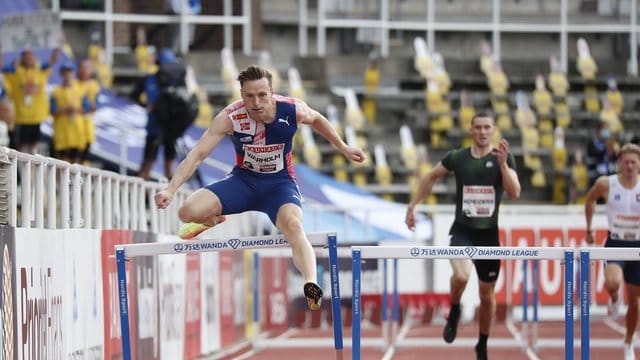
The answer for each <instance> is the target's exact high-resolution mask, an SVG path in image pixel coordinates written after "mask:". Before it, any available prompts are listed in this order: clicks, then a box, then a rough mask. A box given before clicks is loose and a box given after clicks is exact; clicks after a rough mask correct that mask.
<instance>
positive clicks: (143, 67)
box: [134, 26, 158, 74]
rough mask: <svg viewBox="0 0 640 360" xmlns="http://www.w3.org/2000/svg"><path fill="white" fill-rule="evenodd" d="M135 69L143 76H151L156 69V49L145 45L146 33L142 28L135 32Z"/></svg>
mask: <svg viewBox="0 0 640 360" xmlns="http://www.w3.org/2000/svg"><path fill="white" fill-rule="evenodd" d="M134 54H135V58H136V67H137V68H138V70H139V71H141V72H143V73H145V74H153V73H155V72H156V71H157V70H158V69H157V65H156V58H155V55H156V48H155V47H154V46H152V45H149V44H147V33H146V32H145V30H144V28H143V27H142V26H139V27H138V29H137V30H136V47H135V49H134Z"/></svg>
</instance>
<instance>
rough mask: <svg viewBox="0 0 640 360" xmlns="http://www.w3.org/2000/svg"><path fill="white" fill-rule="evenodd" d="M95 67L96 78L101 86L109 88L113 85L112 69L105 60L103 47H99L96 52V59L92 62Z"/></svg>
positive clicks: (105, 55) (105, 54)
mask: <svg viewBox="0 0 640 360" xmlns="http://www.w3.org/2000/svg"><path fill="white" fill-rule="evenodd" d="M93 65H94V67H95V69H96V80H98V83H99V84H100V86H101V87H103V88H105V89H111V85H113V71H112V70H111V64H110V63H109V61H107V53H106V52H105V51H104V49H101V50H100V51H99V53H98V60H97V61H94V63H93Z"/></svg>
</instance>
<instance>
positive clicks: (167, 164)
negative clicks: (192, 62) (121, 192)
mask: <svg viewBox="0 0 640 360" xmlns="http://www.w3.org/2000/svg"><path fill="white" fill-rule="evenodd" d="M176 61H178V60H177V58H176V56H175V54H174V53H173V51H171V50H169V49H163V50H161V52H160V54H159V56H158V65H160V66H161V65H163V64H165V63H169V62H176ZM142 94H144V95H145V96H144V101H143V97H142ZM159 96H160V84H159V83H158V76H157V72H156V73H155V74H152V75H149V76H147V77H145V78H144V79H142V81H140V82H138V84H137V85H136V87H135V88H134V89H133V92H132V93H131V98H132V99H133V100H134V101H136V102H138V103H139V104H140V105H142V106H144V107H146V109H147V126H146V130H147V136H146V139H145V145H144V152H143V155H142V156H143V159H142V164H141V166H140V171H139V173H138V175H139V176H140V177H142V178H143V179H145V180H147V179H149V178H150V176H151V169H152V167H153V163H154V162H155V160H156V157H157V156H158V150H159V149H160V145H163V146H164V173H165V176H166V177H167V178H169V179H170V178H171V177H172V176H173V162H174V160H175V158H176V155H177V153H176V144H175V142H176V139H177V137H175V136H172V135H171V134H168V133H167V132H166V131H165V132H163V131H162V128H161V126H160V124H159V123H158V120H157V116H156V114H155V113H154V111H153V107H154V104H155V102H156V100H157V99H158V97H159Z"/></svg>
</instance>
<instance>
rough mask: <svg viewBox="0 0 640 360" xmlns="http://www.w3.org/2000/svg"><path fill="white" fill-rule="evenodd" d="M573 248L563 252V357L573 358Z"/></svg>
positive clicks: (571, 359)
mask: <svg viewBox="0 0 640 360" xmlns="http://www.w3.org/2000/svg"><path fill="white" fill-rule="evenodd" d="M573 256H574V254H573V250H569V251H565V252H564V358H565V359H566V360H573Z"/></svg>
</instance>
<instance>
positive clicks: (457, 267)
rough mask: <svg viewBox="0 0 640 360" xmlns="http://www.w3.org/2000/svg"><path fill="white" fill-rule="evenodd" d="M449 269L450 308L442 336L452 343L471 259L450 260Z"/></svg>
mask: <svg viewBox="0 0 640 360" xmlns="http://www.w3.org/2000/svg"><path fill="white" fill-rule="evenodd" d="M450 263H451V269H452V270H453V274H451V310H449V316H448V317H447V323H446V324H445V326H444V331H443V332H442V337H443V338H444V341H446V342H447V343H452V342H453V341H454V340H455V339H456V335H457V334H458V321H459V320H460V299H461V298H462V293H463V292H464V289H465V288H466V287H467V282H468V281H469V275H470V273H471V260H460V259H452V260H450Z"/></svg>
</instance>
